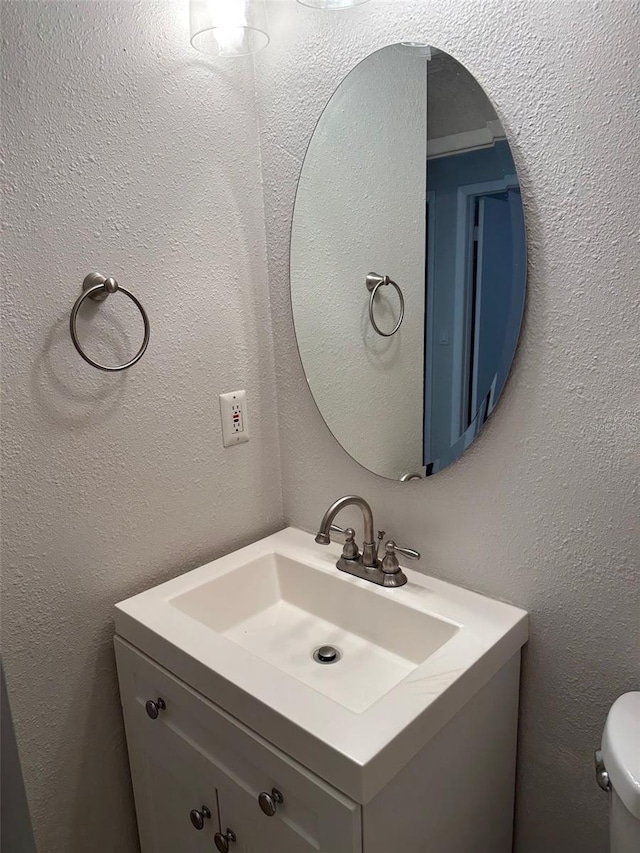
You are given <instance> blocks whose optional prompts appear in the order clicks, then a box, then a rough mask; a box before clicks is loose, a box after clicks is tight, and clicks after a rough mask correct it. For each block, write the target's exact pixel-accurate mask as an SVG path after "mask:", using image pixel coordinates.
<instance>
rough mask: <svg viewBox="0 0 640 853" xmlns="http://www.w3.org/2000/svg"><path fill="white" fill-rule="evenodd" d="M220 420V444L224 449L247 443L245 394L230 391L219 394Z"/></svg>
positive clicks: (247, 425) (244, 392)
mask: <svg viewBox="0 0 640 853" xmlns="http://www.w3.org/2000/svg"><path fill="white" fill-rule="evenodd" d="M220 419H221V421H222V443H223V445H224V446H225V447H232V446H233V445H234V444H244V443H245V441H249V424H248V421H247V392H246V391H231V392H230V393H229V394H220Z"/></svg>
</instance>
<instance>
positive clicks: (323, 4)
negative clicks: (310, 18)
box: [298, 0, 369, 9]
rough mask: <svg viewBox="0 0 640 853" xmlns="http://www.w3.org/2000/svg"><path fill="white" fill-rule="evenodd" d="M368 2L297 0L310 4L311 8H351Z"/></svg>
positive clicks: (358, 0) (361, 0) (360, 0)
mask: <svg viewBox="0 0 640 853" xmlns="http://www.w3.org/2000/svg"><path fill="white" fill-rule="evenodd" d="M368 2H369V0H298V3H301V4H302V5H303V6H311V8H312V9H351V8H352V7H353V6H361V5H362V4H363V3H368Z"/></svg>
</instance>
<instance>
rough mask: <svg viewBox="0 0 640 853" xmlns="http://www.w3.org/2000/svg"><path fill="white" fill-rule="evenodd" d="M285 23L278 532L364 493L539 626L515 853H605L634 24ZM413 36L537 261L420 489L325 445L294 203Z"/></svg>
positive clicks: (330, 19)
mask: <svg viewBox="0 0 640 853" xmlns="http://www.w3.org/2000/svg"><path fill="white" fill-rule="evenodd" d="M271 6H272V8H271V13H272V21H271V31H272V43H271V45H270V47H269V49H268V50H267V51H265V52H264V53H263V54H261V55H260V56H259V58H258V62H257V80H258V87H259V102H260V105H261V132H262V145H263V151H262V156H263V171H264V179H265V206H266V222H267V249H268V257H269V271H270V282H271V299H272V312H273V318H274V339H275V348H276V350H275V351H276V365H277V373H278V383H279V404H280V405H279V408H280V410H281V411H282V412H286V413H287V416H286V418H283V419H282V421H281V424H280V428H281V441H282V446H283V447H286V448H287V451H286V453H285V454H283V457H282V466H283V478H284V481H283V488H284V498H285V513H286V517H287V519H288V521H289V522H291V523H293V524H296V525H298V526H301V527H303V528H306V529H309V530H312V529H314V528H315V527H316V525H317V523H318V521H319V519H320V517H321V514H322V512H323V511H324V510H325V508H326V507H327V506H328V504H329V503H330V502H331V501H332V500H333V499H335V498H337V497H339V496H340V495H341V494H346V493H348V492H356V493H359V494H362V495H364V496H365V497H367V498H368V499H369V500H370V501H371V503H372V505H373V508H374V511H375V517H376V520H377V522H378V524H379V525H380V526H384V528H385V529H386V530H388V531H390V532H391V533H392V534H393V536H394V538H397V541H398V542H399V543H400V544H402V545H409V546H413V547H416V548H419V549H420V550H421V551H422V554H423V558H422V561H421V563H420V568H421V569H423V570H424V571H425V572H428V573H432V574H435V575H437V576H440V577H443V578H446V579H447V580H450V581H453V582H456V583H460V584H462V585H463V586H468V587H472V588H474V589H477V590H480V591H482V592H485V593H488V594H489V595H493V596H497V597H499V598H504V599H507V600H509V601H511V602H514V603H516V604H519V605H522V606H523V607H526V608H528V609H529V610H530V612H531V616H532V620H531V641H530V643H529V647H528V650H527V653H526V656H525V664H524V669H523V703H522V724H521V750H520V760H519V784H518V816H517V831H516V839H517V840H516V851H517V853H541V851H548V853H567V851H574V850H575V851H578V850H579V851H580V853H602V851H603V850H605V849H606V824H607V814H606V803H607V801H606V798H605V797H604V796H603V795H602V794H601V792H600V791H599V789H598V788H597V787H596V785H595V782H594V777H593V758H592V753H593V749H594V748H595V747H596V746H597V745H598V744H599V738H600V733H601V729H602V725H603V722H604V719H605V715H606V711H607V708H608V706H609V705H610V703H611V702H612V700H613V699H614V698H615V697H616V696H617V695H618V694H619V693H622V692H623V691H625V690H629V689H631V688H636V689H637V688H638V678H639V672H638V661H639V651H640V635H639V630H638V616H639V612H638V569H639V563H640V529H639V522H638V518H639V513H640V491H639V489H638V480H639V474H640V458H639V452H638V446H639V438H640V400H639V398H638V375H639V368H640V344H639V338H638V315H639V302H638V274H639V269H638V267H639V265H640V257H639V244H638V209H639V208H640V183H639V180H638V174H639V167H640V162H639V155H638V145H637V138H638V135H639V134H640V115H639V110H640V104H639V102H638V93H639V92H640V73H639V69H638V61H637V50H638V47H637V46H638V42H639V40H640V14H639V12H640V8H639V4H638V3H637V2H632V0H617V1H616V0H614V2H598V3H596V2H562V3H559V2H555V0H537V2H532V0H511V2H509V3H508V4H505V2H504V0H464V2H461V0H422V2H416V3H402V2H399V0H395V2H390V3H389V2H387V3H384V2H381V0H374V2H371V3H369V4H366V5H364V6H362V7H360V8H359V9H357V10H353V11H351V12H343V13H331V14H321V13H317V12H313V11H310V10H305V9H304V8H303V7H301V6H296V5H295V4H293V3H291V4H285V3H275V4H271ZM402 38H408V39H412V38H413V39H419V40H424V41H428V42H430V43H431V44H434V45H436V46H438V47H440V48H442V49H444V50H446V51H448V52H450V53H452V54H453V55H454V56H455V57H456V58H457V59H459V60H460V61H461V62H462V63H463V64H465V65H466V66H467V67H468V68H469V70H470V71H472V72H473V73H474V74H475V76H476V77H477V79H478V80H479V82H480V83H481V84H482V85H483V86H484V87H485V89H486V91H487V92H488V93H489V95H490V96H491V97H492V98H493V99H494V101H495V103H496V104H497V106H498V109H499V111H500V113H501V118H502V120H503V123H504V126H505V128H506V130H507V133H508V134H509V137H510V140H511V143H512V148H513V152H514V157H515V159H516V163H517V166H518V169H519V173H520V177H521V181H522V187H523V197H524V201H525V204H526V213H527V219H528V229H529V252H530V260H529V264H530V266H529V297H528V303H527V309H526V319H525V328H524V335H523V339H522V343H521V346H520V350H519V354H518V356H517V359H516V365H515V370H514V373H513V375H512V378H511V381H510V382H509V385H508V387H507V389H506V392H505V395H504V397H503V399H502V401H501V403H500V406H499V407H498V410H497V412H496V414H495V415H494V416H493V417H492V419H491V421H490V422H489V424H488V426H487V427H486V429H485V430H484V431H483V433H482V435H481V436H480V438H479V439H478V440H477V441H476V442H475V443H474V445H473V447H472V448H471V450H470V451H469V452H468V453H467V454H466V455H465V456H464V457H463V458H462V460H461V461H459V462H458V463H456V464H455V465H453V466H451V467H450V468H448V469H447V470H446V471H445V472H443V473H441V474H438V475H436V476H435V477H433V478H430V479H428V480H425V481H421V482H414V483H409V484H398V483H391V482H386V481H384V480H382V479H380V478H378V477H376V476H374V475H372V474H369V473H367V472H366V471H364V470H363V469H361V468H359V467H358V465H357V464H356V463H355V462H353V461H352V460H351V459H350V458H349V457H348V456H347V454H346V453H345V452H344V451H342V450H341V449H340V448H339V447H338V446H337V444H336V443H335V442H334V440H333V439H332V437H331V435H330V434H329V431H328V430H327V428H326V427H325V425H324V424H323V422H322V420H321V418H320V416H319V414H318V413H317V411H316V408H315V406H314V403H313V401H312V399H311V396H310V394H309V391H308V389H307V388H306V386H305V381H304V376H303V373H302V369H301V366H300V361H299V359H298V355H297V352H296V346H295V341H294V337H293V331H292V326H291V318H290V313H289V296H288V291H287V287H286V283H287V275H288V272H287V255H288V237H289V220H290V215H291V210H292V206H293V199H294V192H295V184H296V179H297V176H298V173H299V170H300V165H301V161H302V157H303V155H304V151H305V146H306V143H307V142H308V140H309V138H310V136H311V133H312V131H313V127H314V123H315V121H316V119H317V117H318V115H319V113H320V110H321V109H322V107H323V106H324V104H325V102H326V101H327V100H328V98H329V97H330V95H331V93H332V91H333V90H334V89H335V87H336V85H337V84H338V83H339V82H340V80H341V79H342V78H343V77H344V76H345V75H346V74H347V73H348V72H349V70H350V69H351V68H352V67H353V66H354V65H355V63H356V62H358V61H359V60H360V59H362V58H363V57H364V56H365V55H366V54H368V53H369V52H371V51H373V50H375V49H377V48H379V47H382V46H383V45H385V44H390V43H392V42H395V41H398V40H399V39H402ZM345 520H346V519H344V518H343V519H338V522H339V523H343V522H344V521H345ZM353 521H354V522H355V523H356V524H357V525H358V529H360V525H361V522H360V521H359V520H358V519H357V518H356V516H353Z"/></svg>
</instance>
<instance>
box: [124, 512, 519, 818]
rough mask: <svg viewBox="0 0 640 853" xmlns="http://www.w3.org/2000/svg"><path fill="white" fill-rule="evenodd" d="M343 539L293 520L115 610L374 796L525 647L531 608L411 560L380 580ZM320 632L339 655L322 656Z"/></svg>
mask: <svg viewBox="0 0 640 853" xmlns="http://www.w3.org/2000/svg"><path fill="white" fill-rule="evenodd" d="M340 551H341V548H340V545H339V544H338V543H331V544H330V545H329V546H326V547H322V546H320V545H317V544H316V543H315V542H314V541H313V536H312V535H311V534H309V533H305V532H304V531H302V530H296V529H294V528H287V529H285V530H281V531H280V532H279V533H274V534H273V535H272V536H267V537H266V538H265V539H262V540H260V541H258V542H254V543H253V544H251V545H248V546H246V547H245V548H241V549H239V550H238V551H235V552H233V553H231V554H227V555H226V556H224V557H221V558H220V559H218V560H214V561H213V562H211V563H208V564H206V565H204V566H201V567H200V568H198V569H193V570H192V571H189V572H185V573H184V574H182V575H180V576H179V577H176V578H174V579H173V580H171V581H168V582H167V583H163V584H160V585H158V586H156V587H153V588H152V589H149V590H147V591H146V592H143V593H140V594H139V595H136V596H134V597H133V598H130V599H128V600H127V601H123V602H121V603H120V604H118V605H116V608H115V623H116V632H117V634H118V635H119V636H120V637H121V638H122V639H123V640H125V641H127V642H129V643H130V644H132V645H133V646H134V647H136V648H137V649H138V650H140V651H141V652H143V653H144V654H146V655H148V656H149V657H150V658H152V659H153V660H154V661H156V662H157V663H159V664H160V665H161V666H163V667H164V668H165V669H166V670H168V671H169V672H171V673H173V674H175V676H176V677H178V678H179V679H181V680H182V681H183V682H185V683H186V684H188V685H189V686H190V687H192V688H193V689H194V690H197V691H198V692H199V693H201V694H202V695H204V696H206V697H207V698H208V699H210V700H211V701H212V702H214V703H216V704H217V705H218V706H219V707H221V708H223V709H224V710H225V711H226V712H227V713H228V714H230V715H231V716H232V717H234V718H235V719H236V720H237V721H240V722H241V723H243V724H244V725H246V726H247V727H248V728H249V729H251V730H253V731H254V732H257V733H258V734H260V735H261V736H262V737H263V738H264V739H265V740H266V741H268V742H269V743H271V744H273V745H274V746H276V747H277V748H279V749H280V750H282V751H283V752H285V753H287V754H289V755H293V756H295V757H296V759H297V760H298V761H299V762H301V763H302V764H304V765H306V766H307V767H310V768H313V770H314V772H315V773H317V774H318V775H320V776H321V777H322V778H323V779H325V780H327V781H328V782H329V783H330V784H332V785H334V786H335V787H336V788H338V789H339V790H340V791H343V792H344V793H346V794H347V795H348V796H350V797H351V798H353V799H354V800H356V801H357V802H359V803H365V802H368V801H369V800H370V799H371V798H372V797H373V796H375V794H376V793H377V792H378V791H380V790H381V789H382V788H383V787H384V786H385V785H386V784H387V782H388V781H389V779H391V778H392V776H393V775H394V774H395V773H397V772H398V771H399V770H400V768H402V767H403V766H404V765H405V764H406V763H407V762H408V761H410V760H411V758H412V757H413V756H414V755H416V753H417V752H418V751H419V750H420V749H422V747H424V745H425V744H426V743H427V742H428V741H429V740H430V739H431V738H433V737H434V736H435V735H436V734H437V732H438V731H439V730H440V729H441V728H442V727H443V726H444V725H446V723H447V722H448V721H449V720H450V719H451V718H452V717H453V716H454V715H455V714H456V713H458V711H460V709H461V708H462V707H463V706H464V705H465V704H466V703H467V702H469V701H470V699H471V698H472V697H473V696H474V695H475V694H476V693H477V691H478V690H480V689H481V688H482V687H483V686H484V685H485V684H487V683H488V682H489V681H490V679H491V678H492V677H493V676H494V675H495V674H496V673H497V672H498V671H499V670H500V668H501V667H503V666H505V665H506V664H507V663H508V662H509V661H511V660H512V658H513V657H514V656H515V655H518V654H519V651H520V647H521V646H522V645H523V644H524V643H525V642H526V640H527V614H526V613H525V612H524V611H522V610H519V609H518V608H516V607H511V606H510V605H508V604H504V603H502V602H499V601H494V600H492V599H490V598H486V597H485V596H482V595H477V594H476V593H473V592H470V591H469V590H466V589H461V588H460V587H456V586H453V585H452V584H448V583H445V582H444V581H442V580H439V579H437V578H433V577H428V576H427V575H424V574H421V573H420V572H416V571H413V570H411V569H407V568H404V567H403V568H404V571H405V574H406V575H407V578H408V583H407V584H405V585H404V586H402V587H399V588H397V589H390V588H386V587H381V586H375V585H374V584H371V583H368V582H367V581H366V580H362V579H360V578H356V577H353V576H351V575H349V574H346V573H344V572H339V571H338V569H337V568H336V565H335V564H336V560H337V558H338V557H339V555H340ZM324 645H330V646H334V647H336V648H337V649H338V650H339V652H340V653H341V656H340V660H338V661H337V662H335V663H331V664H321V663H318V662H316V661H315V660H314V659H313V652H314V650H315V649H317V648H318V647H319V646H324ZM158 695H161V693H160V692H158Z"/></svg>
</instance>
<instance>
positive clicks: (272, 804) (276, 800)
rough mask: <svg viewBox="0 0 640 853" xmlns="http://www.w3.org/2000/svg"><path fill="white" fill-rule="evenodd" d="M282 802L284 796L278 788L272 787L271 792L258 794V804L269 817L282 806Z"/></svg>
mask: <svg viewBox="0 0 640 853" xmlns="http://www.w3.org/2000/svg"><path fill="white" fill-rule="evenodd" d="M282 803H284V797H283V796H282V794H281V793H280V791H278V790H277V789H276V788H272V789H271V793H270V794H267V792H266V791H263V792H262V793H261V794H258V805H259V806H260V808H261V809H262V811H263V812H264V813H265V814H266V816H267V817H273V816H274V814H275V813H276V810H277V808H278V806H281V805H282Z"/></svg>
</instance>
